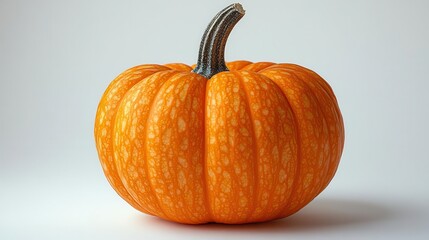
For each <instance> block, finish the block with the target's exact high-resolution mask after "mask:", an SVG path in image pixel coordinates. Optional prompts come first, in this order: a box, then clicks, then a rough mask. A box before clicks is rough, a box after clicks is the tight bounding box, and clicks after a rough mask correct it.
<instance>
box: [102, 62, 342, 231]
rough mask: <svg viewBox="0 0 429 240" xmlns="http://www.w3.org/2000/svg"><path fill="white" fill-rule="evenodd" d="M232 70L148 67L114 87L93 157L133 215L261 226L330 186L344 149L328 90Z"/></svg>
mask: <svg viewBox="0 0 429 240" xmlns="http://www.w3.org/2000/svg"><path fill="white" fill-rule="evenodd" d="M226 67H227V69H228V70H229V71H219V72H218V73H216V74H214V75H213V76H211V77H204V76H203V75H201V74H197V73H194V72H192V69H193V68H191V67H190V66H188V65H185V64H182V63H174V64H166V65H156V64H146V65H140V66H136V67H133V68H131V69H128V70H127V71H125V72H123V73H122V74H120V75H119V76H118V77H117V78H116V79H115V80H113V82H112V83H111V84H110V85H109V86H108V88H107V90H106V91H105V93H104V95H103V97H102V99H101V101H100V104H99V106H98V110H97V114H96V120H95V130H94V131H95V140H96V147H97V150H98V154H99V159H100V162H101V165H102V167H103V170H104V173H105V175H106V177H107V179H108V181H109V183H110V184H111V185H112V187H113V188H114V189H115V190H116V192H117V193H118V194H119V195H120V196H121V197H122V198H123V199H124V200H126V201H127V202H128V203H129V204H130V205H131V206H133V207H134V208H136V209H138V210H139V211H141V212H144V213H146V214H150V215H154V216H158V217H160V218H163V219H166V220H169V221H174V222H179V223H187V224H201V223H207V222H218V223H228V224H239V223H250V222H263V221H269V220H273V219H279V218H283V217H286V216H289V215H291V214H293V213H295V212H297V211H298V210H300V209H301V208H302V207H304V206H305V205H307V204H308V203H309V202H310V201H311V200H312V199H314V198H315V197H316V196H317V195H318V194H319V193H320V192H321V191H322V190H323V189H325V188H326V187H327V185H328V184H329V182H330V181H331V179H332V178H333V176H334V174H335V172H336V169H337V167H338V164H339V161H340V157H341V153H342V149H343V145H344V126H343V120H342V116H341V113H340V110H339V107H338V104H337V100H336V98H335V95H334V93H333V91H332V89H331V88H330V86H329V85H328V83H327V82H326V81H325V80H324V79H322V78H321V77H320V76H319V75H317V74H316V73H315V72H313V71H311V70H309V69H307V68H304V67H301V66H299V65H294V64H275V63H271V62H258V63H252V62H249V61H235V62H230V63H226Z"/></svg>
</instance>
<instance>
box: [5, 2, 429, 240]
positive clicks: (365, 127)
mask: <svg viewBox="0 0 429 240" xmlns="http://www.w3.org/2000/svg"><path fill="white" fill-rule="evenodd" d="M241 2H242V4H243V6H244V8H245V9H246V10H247V11H246V16H245V17H244V18H243V19H242V20H241V21H240V23H238V24H237V26H236V29H235V30H234V31H233V32H232V34H231V36H230V39H229V41H228V44H227V53H226V57H227V59H228V60H236V59H248V60H252V61H274V62H294V63H297V64H300V65H304V66H307V67H309V68H311V69H313V70H315V71H316V72H318V73H319V74H321V75H322V76H323V77H324V78H325V79H326V80H327V81H328V82H329V83H330V84H331V86H332V87H333V89H334V91H335V93H336V95H337V98H338V100H339V103H340V107H341V109H342V112H343V116H344V120H345V127H346V145H345V149H344V154H343V157H342V161H341V164H340V167H339V170H338V172H337V175H336V177H335V178H334V180H333V181H332V183H331V185H330V186H329V187H328V188H327V189H326V191H324V192H323V193H322V194H321V195H320V196H319V197H318V198H317V199H316V200H314V201H313V202H312V203H311V204H310V205H309V206H308V207H306V208H305V209H303V210H302V211H301V212H299V213H298V214H296V215H294V216H292V217H290V218H288V219H286V220H280V221H276V222H271V223H265V224H252V225H242V226H226V225H215V224H210V225H202V226H187V225H180V224H173V223H167V222H165V221H161V220H158V219H156V218H154V217H149V216H146V215H144V214H140V213H138V212H137V211H135V210H133V209H132V208H131V207H129V206H128V205H127V204H126V203H125V202H124V201H123V200H122V199H120V198H119V197H118V196H117V195H116V194H115V193H114V192H113V190H112V189H111V188H110V186H109V185H108V183H107V181H106V180H105V179H104V176H103V174H102V171H101V167H100V166H99V163H98V159H97V155H96V151H95V146H94V141H93V136H92V130H93V129H92V128H93V121H94V115H95V110H96V106H97V104H98V101H99V98H100V97H101V94H102V92H103V91H104V89H105V87H106V86H107V85H108V83H109V82H110V81H111V80H112V79H113V78H114V77H115V76H116V75H118V74H119V73H120V72H121V71H123V70H125V69H126V68H129V67H131V66H134V65H137V64H142V63H167V62H185V63H193V62H194V61H195V60H196V57H197V56H196V55H197V51H198V46H199V41H200V38H201V35H202V33H203V31H204V28H205V27H206V25H207V24H208V22H209V21H210V18H211V17H212V16H213V14H215V13H216V12H217V11H218V10H220V9H221V8H223V7H225V6H226V5H228V4H230V2H229V1H228V2H227V1H210V2H209V1H206V2H202V1H196V0H195V1H177V2H169V3H166V2H164V1H117V2H113V1H91V2H88V1H34V2H33V1H28V2H24V1H4V0H3V1H1V2H0V164H1V166H0V189H1V190H2V191H1V194H0V239H202V238H204V239H238V238H245V239H292V238H293V239H328V238H329V239H345V238H347V239H383V238H385V239H395V238H397V239H405V238H407V239H429V230H428V228H429V190H428V187H427V184H428V182H429V177H428V174H427V171H428V169H429V157H428V154H427V144H428V137H427V136H429V127H428V125H427V123H428V122H429V97H428V89H429V84H428V82H429V79H428V69H429V47H428V42H429V28H428V23H429V15H428V14H427V9H429V4H428V2H427V1H355V2H351V1H293V2H292V1H241Z"/></svg>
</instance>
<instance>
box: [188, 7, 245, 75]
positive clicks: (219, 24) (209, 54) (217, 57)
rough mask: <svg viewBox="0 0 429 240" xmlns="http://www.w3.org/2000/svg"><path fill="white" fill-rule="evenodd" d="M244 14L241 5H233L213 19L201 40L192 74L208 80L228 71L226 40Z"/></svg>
mask: <svg viewBox="0 0 429 240" xmlns="http://www.w3.org/2000/svg"><path fill="white" fill-rule="evenodd" d="M244 12H245V11H244V9H243V7H242V6H241V4H239V3H234V4H231V5H229V6H228V7H226V8H224V9H223V10H222V11H220V12H219V13H218V14H217V15H216V16H215V17H214V18H213V20H212V21H211V22H210V24H209V25H208V26H207V28H206V31H205V32H204V35H203V38H202V39H201V44H200V51H199V53H198V61H197V66H196V67H195V69H194V70H192V71H193V72H194V73H198V74H200V75H202V76H204V77H205V78H208V79H210V78H211V77H212V76H213V75H215V74H217V73H220V72H223V71H229V70H228V68H227V67H226V64H225V57H224V53H225V45H226V40H227V39H228V36H229V33H230V32H231V30H232V29H233V28H234V26H235V24H236V23H237V22H238V21H239V20H240V19H241V18H242V17H243V16H244Z"/></svg>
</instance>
